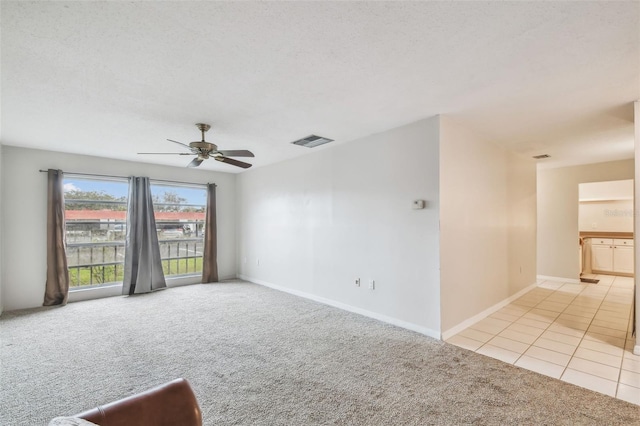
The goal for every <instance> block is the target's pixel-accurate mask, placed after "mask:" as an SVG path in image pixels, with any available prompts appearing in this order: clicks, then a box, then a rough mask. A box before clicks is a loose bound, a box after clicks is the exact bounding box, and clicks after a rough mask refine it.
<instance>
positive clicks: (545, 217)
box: [537, 160, 634, 280]
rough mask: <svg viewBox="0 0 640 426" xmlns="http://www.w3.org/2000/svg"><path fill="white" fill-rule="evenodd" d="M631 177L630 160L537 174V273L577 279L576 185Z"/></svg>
mask: <svg viewBox="0 0 640 426" xmlns="http://www.w3.org/2000/svg"><path fill="white" fill-rule="evenodd" d="M633 178H634V160H622V161H610V162H606V163H596V164H587V165H583V166H572V167H561V168H557V169H543V170H539V171H538V256H537V257H538V274H539V275H544V276H551V277H557V278H563V279H573V280H577V279H579V277H580V258H579V254H578V253H579V251H578V250H579V244H578V235H579V232H578V185H579V184H580V183H584V182H603V181H610V180H623V179H633Z"/></svg>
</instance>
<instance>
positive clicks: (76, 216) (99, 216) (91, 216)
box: [65, 210, 204, 221]
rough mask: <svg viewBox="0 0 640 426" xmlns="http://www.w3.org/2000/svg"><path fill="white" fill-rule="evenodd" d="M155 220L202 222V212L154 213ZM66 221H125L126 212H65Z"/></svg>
mask: <svg viewBox="0 0 640 426" xmlns="http://www.w3.org/2000/svg"><path fill="white" fill-rule="evenodd" d="M155 216H156V220H175V221H179V220H204V212H156V214H155ZM65 218H66V219H67V220H126V218H127V212H125V211H114V210H67V211H65Z"/></svg>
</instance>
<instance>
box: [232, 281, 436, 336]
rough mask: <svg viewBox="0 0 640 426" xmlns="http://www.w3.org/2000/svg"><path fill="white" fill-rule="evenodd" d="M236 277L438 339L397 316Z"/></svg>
mask: <svg viewBox="0 0 640 426" xmlns="http://www.w3.org/2000/svg"><path fill="white" fill-rule="evenodd" d="M238 278H240V279H242V280H245V281H249V282H252V283H254V284H259V285H262V286H265V287H269V288H272V289H274V290H278V291H282V292H284V293H289V294H293V295H294V296H299V297H303V298H305V299H309V300H313V301H314V302H318V303H322V304H323V305H329V306H332V307H334V308H338V309H342V310H344V311H348V312H353V313H354V314H358V315H362V316H365V317H369V318H373V319H375V320H378V321H382V322H386V323H387V324H391V325H395V326H398V327H401V328H405V329H407V330H411V331H415V332H416V333H420V334H424V335H425V336H429V337H433V338H434V339H440V332H439V331H436V330H432V329H430V328H426V327H422V326H419V325H416V324H413V323H410V322H406V321H403V320H399V319H397V318H393V317H389V316H386V315H382V314H379V313H377V312H372V311H367V310H366V309H362V308H358V307H355V306H351V305H347V304H346V303H342V302H337V301H335V300H331V299H327V298H324V297H320V296H316V295H315V294H311V293H307V292H304V291H299V290H294V289H291V288H287V287H283V286H280V285H277V284H273V283H270V282H267V281H262V280H258V279H255V278H251V277H248V276H246V275H242V274H240V275H238Z"/></svg>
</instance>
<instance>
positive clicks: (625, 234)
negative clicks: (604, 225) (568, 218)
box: [580, 231, 633, 238]
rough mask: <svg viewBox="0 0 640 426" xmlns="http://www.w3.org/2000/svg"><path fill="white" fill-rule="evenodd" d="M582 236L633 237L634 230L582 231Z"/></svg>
mask: <svg viewBox="0 0 640 426" xmlns="http://www.w3.org/2000/svg"><path fill="white" fill-rule="evenodd" d="M580 237H581V238H633V232H606V231H602V232H596V231H586V232H580Z"/></svg>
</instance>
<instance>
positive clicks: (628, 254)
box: [591, 238, 634, 274]
mask: <svg viewBox="0 0 640 426" xmlns="http://www.w3.org/2000/svg"><path fill="white" fill-rule="evenodd" d="M591 269H592V270H595V271H600V272H610V273H613V274H633V273H634V251H633V240H631V239H626V238H617V239H611V238H592V239H591Z"/></svg>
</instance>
